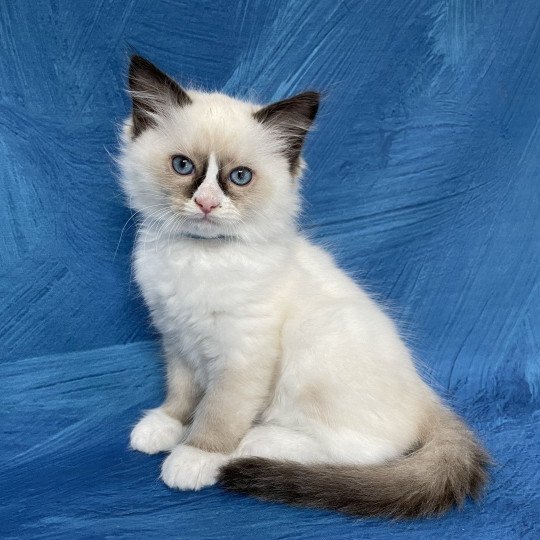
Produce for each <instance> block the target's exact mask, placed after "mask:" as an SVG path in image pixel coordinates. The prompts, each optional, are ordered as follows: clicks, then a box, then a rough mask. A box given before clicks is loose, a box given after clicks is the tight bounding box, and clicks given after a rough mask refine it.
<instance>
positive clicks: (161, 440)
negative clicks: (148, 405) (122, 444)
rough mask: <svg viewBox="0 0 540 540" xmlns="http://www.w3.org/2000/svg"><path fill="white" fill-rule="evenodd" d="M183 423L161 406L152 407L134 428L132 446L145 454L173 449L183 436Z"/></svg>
mask: <svg viewBox="0 0 540 540" xmlns="http://www.w3.org/2000/svg"><path fill="white" fill-rule="evenodd" d="M183 429H184V428H183V426H182V424H181V423H180V422H179V421H178V420H176V419H175V418H172V417H170V416H169V415H168V414H167V413H165V412H164V411H163V410H162V409H161V408H160V407H158V408H157V409H151V410H149V411H147V412H146V414H145V415H144V416H143V417H142V418H141V420H139V422H138V423H137V425H136V426H135V427H134V428H133V431H132V432H131V437H130V446H131V448H133V450H138V451H139V452H144V453H145V454H157V453H158V452H167V451H169V450H172V449H173V448H174V447H175V446H176V445H177V444H178V443H179V442H180V439H181V438H182V432H183Z"/></svg>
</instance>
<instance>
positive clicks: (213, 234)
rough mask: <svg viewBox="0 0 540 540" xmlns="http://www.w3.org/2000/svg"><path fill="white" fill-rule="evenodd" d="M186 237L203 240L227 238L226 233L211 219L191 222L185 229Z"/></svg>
mask: <svg viewBox="0 0 540 540" xmlns="http://www.w3.org/2000/svg"><path fill="white" fill-rule="evenodd" d="M183 232H184V233H185V235H186V236H196V237H201V238H219V237H222V236H226V233H225V231H223V230H222V228H221V227H220V226H219V224H218V223H216V222H215V221H214V222H212V221H210V220H209V219H198V220H193V221H190V222H189V223H187V224H186V226H185V227H184V230H183Z"/></svg>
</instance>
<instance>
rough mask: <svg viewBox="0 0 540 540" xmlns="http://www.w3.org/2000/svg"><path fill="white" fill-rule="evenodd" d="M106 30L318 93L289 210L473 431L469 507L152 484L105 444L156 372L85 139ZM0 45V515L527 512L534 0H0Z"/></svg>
mask: <svg viewBox="0 0 540 540" xmlns="http://www.w3.org/2000/svg"><path fill="white" fill-rule="evenodd" d="M128 44H129V45H132V46H133V47H135V49H137V51H138V52H140V53H141V54H143V55H146V56H148V57H149V58H151V59H152V60H154V61H155V62H156V63H158V64H159V65H160V66H162V67H163V68H164V69H166V70H168V71H169V72H170V73H171V74H173V75H177V76H178V77H179V78H180V80H182V81H183V82H185V83H192V84H196V85H202V86H204V87H206V88H214V89H224V90H226V91H228V92H231V93H234V94H236V95H239V96H247V97H251V98H256V99H260V100H261V101H268V100H272V99H277V98H281V97H284V96H286V95H289V94H291V93H293V92H296V91H300V90H303V89H306V88H318V89H321V90H324V91H326V92H327V97H326V99H325V101H324V104H323V107H322V111H321V114H320V117H319V119H318V122H317V130H316V132H314V133H313V134H312V136H311V138H310V140H309V143H308V146H307V158H308V162H309V165H310V170H309V172H308V174H307V177H306V179H305V183H304V185H305V191H304V193H305V198H306V212H305V215H304V218H303V221H304V226H305V228H306V229H307V230H308V231H309V234H310V235H311V236H313V237H314V238H315V239H316V240H317V241H319V242H322V243H325V244H328V245H329V246H331V249H332V250H333V251H334V253H335V254H336V257H337V258H338V260H339V261H340V263H341V264H342V265H343V266H345V267H346V268H347V269H348V270H349V271H350V272H352V273H353V274H354V275H355V276H356V277H358V279H359V280H360V281H362V282H363V283H364V284H365V285H366V286H368V288H369V289H370V290H371V291H372V292H373V294H375V295H376V296H377V297H379V298H380V299H381V300H382V301H383V302H384V303H385V304H386V305H387V306H389V308H390V309H391V310H392V311H393V313H394V315H395V317H396V318H397V319H398V320H399V322H400V324H401V327H402V328H403V331H404V333H405V334H406V335H407V336H408V338H409V341H410V343H411V346H412V347H413V350H414V351H415V355H416V356H417V358H418V360H419V362H421V363H422V365H423V367H424V373H425V375H426V377H427V379H428V380H429V381H430V382H431V383H432V384H433V385H435V386H436V387H437V388H438V389H439V391H441V392H442V393H443V394H444V395H445V396H446V398H447V399H448V400H449V401H450V402H452V403H453V404H454V405H455V406H456V407H457V408H458V409H459V410H461V411H462V413H463V414H464V415H465V416H466V417H467V418H468V419H469V420H470V421H471V422H472V423H473V425H474V426H475V427H476V428H477V430H478V431H479V432H480V435H481V436H482V437H483V438H484V439H485V441H486V444H487V446H488V447H489V449H490V450H491V451H492V453H493V454H494V456H495V459H496V460H497V464H496V466H495V467H494V469H493V482H492V484H491V486H490V488H489V490H488V493H487V496H486V498H485V499H484V500H483V501H482V502H481V503H480V505H479V506H475V505H473V504H467V505H466V507H465V509H464V510H463V511H462V512H457V511H456V512H453V513H451V514H450V515H448V516H447V517H445V518H443V519H441V520H425V521H420V522H414V523H405V524H396V523H390V522H385V521H377V520H358V521H354V520H351V519H348V518H345V517H341V516H338V515H335V514H332V513H325V512H315V511H310V510H298V509H292V508H287V507H283V506H278V505H270V504H263V503H259V502H257V501H253V500H250V499H246V498H243V497H239V496H232V495H228V494H225V493H224V492H223V491H221V490H220V489H218V488H215V489H208V490H205V491H203V492H200V493H196V494H194V493H173V492H170V491H168V490H167V489H166V488H165V487H164V486H162V485H161V484H160V482H158V481H157V479H156V478H157V475H158V470H159V469H158V467H159V462H160V459H161V458H150V457H146V456H142V455H136V454H134V453H132V452H129V451H128V450H127V438H128V433H129V428H130V425H131V424H132V423H133V422H134V421H135V419H136V417H137V415H138V414H139V411H140V410H141V408H143V407H148V406H153V405H156V404H157V403H158V402H159V399H160V394H161V383H160V381H161V378H160V368H159V362H158V358H159V354H158V349H157V346H156V345H155V343H153V340H154V336H152V334H151V332H150V331H149V330H148V325H147V313H146V311H145V308H144V306H143V305H142V303H141V301H140V299H139V298H138V297H137V293H136V288H135V287H134V285H133V284H130V255H129V254H130V250H131V246H132V241H133V234H134V231H133V227H132V224H133V220H132V221H130V222H128V219H129V217H130V214H129V212H128V211H127V210H126V209H125V208H124V207H123V205H122V196H121V193H120V191H119V188H118V184H117V181H116V171H115V167H114V163H113V160H112V159H111V158H110V157H109V155H108V152H111V153H113V154H114V152H115V151H116V137H117V124H118V122H119V121H120V120H121V119H122V118H123V117H124V115H125V114H126V113H127V111H128V106H129V103H128V100H127V97H126V95H125V92H124V82H125V80H124V77H125V70H126V57H127V53H126V50H127V45H128ZM0 55H1V56H0V171H1V172H0V174H1V182H0V257H1V259H0V260H1V264H0V355H1V358H2V364H1V367H0V369H1V372H0V383H1V386H0V388H1V391H0V418H1V427H2V434H1V437H0V485H1V488H0V506H1V509H0V512H1V516H0V518H1V519H0V534H2V533H3V535H4V536H5V537H32V538H57V537H70V538H73V537H92V536H94V537H110V536H118V537H139V538H151V537H163V536H165V535H172V536H173V537H183V538H234V537H242V536H243V537H249V538H255V537H260V538H292V537H294V538H330V537H342V538H359V537H362V538H381V539H382V538H388V537H392V536H396V537H399V538H418V537H428V538H429V537H434V536H437V537H440V538H463V537H468V538H538V537H539V535H540V532H539V531H538V528H537V527H538V524H537V522H538V517H537V516H538V515H540V504H539V499H538V488H539V485H540V479H539V474H538V462H539V449H538V448H539V442H540V440H539V439H540V437H539V432H538V424H539V420H540V414H539V411H538V403H539V398H540V354H539V352H540V333H539V328H540V288H539V279H538V268H539V262H540V260H539V253H540V217H539V215H540V213H539V208H540V200H539V198H540V197H539V192H540V3H539V2H538V1H537V0H520V1H519V2H516V1H512V0H498V1H497V0H485V1H482V0H440V1H438V0H437V1H429V2H428V1H423V0H371V1H354V0H349V1H348V2H345V1H330V0H326V1H320V2H307V1H304V0H282V1H275V2H270V1H266V2H259V1H245V0H244V1H239V2H230V1H225V0H221V1H198V2H195V1H194V0H185V1H173V0H168V1H166V0H151V1H150V0H138V1H136V0H130V1H122V2H120V1H118V2H112V1H107V0H95V1H89V0H88V1H87V0H85V1H82V0H78V1H76V2H75V1H68V0H58V1H52V0H50V1H42V2H34V1H30V0H27V1H24V0H19V1H12V0H4V1H3V2H1V3H0ZM126 222H128V223H127V226H126V227H125V229H124V232H123V234H121V231H122V228H123V227H124V225H125V224H126Z"/></svg>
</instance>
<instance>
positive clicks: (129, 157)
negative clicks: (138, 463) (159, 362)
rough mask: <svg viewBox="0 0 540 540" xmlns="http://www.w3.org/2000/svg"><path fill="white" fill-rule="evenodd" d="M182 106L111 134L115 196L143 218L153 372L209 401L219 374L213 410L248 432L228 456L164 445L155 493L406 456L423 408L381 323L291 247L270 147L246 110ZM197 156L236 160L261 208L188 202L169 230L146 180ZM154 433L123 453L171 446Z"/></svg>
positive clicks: (149, 426) (284, 184)
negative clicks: (260, 464)
mask: <svg viewBox="0 0 540 540" xmlns="http://www.w3.org/2000/svg"><path fill="white" fill-rule="evenodd" d="M190 96H191V97H192V99H193V104H192V105H189V106H187V107H185V108H182V109H174V110H172V111H171V112H170V113H169V114H168V115H166V116H165V117H164V118H163V119H162V120H160V124H159V126H158V127H157V128H155V129H150V130H148V131H146V132H144V133H143V134H142V135H140V136H139V137H138V138H137V139H135V140H134V141H131V140H130V139H129V129H130V124H129V122H128V123H127V124H126V128H125V133H126V134H125V138H124V145H123V154H122V158H121V164H122V167H123V185H124V188H125V190H126V192H127V194H128V197H129V200H130V203H131V205H132V206H133V207H134V208H135V210H137V211H139V212H140V213H141V214H142V216H143V217H144V218H145V221H144V224H143V226H142V227H141V229H140V234H139V236H138V241H137V245H136V247H135V253H134V267H135V274H136V279H137V282H138V283H139V285H140V287H141V290H142V292H143V295H144V298H145V300H146V302H147V304H148V306H149V307H150V310H151V313H152V319H153V322H154V324H155V326H156V327H157V328H158V330H159V331H160V333H161V334H162V336H163V339H164V344H165V348H166V350H167V351H168V352H169V355H168V356H169V359H168V361H169V362H173V363H174V362H178V363H181V364H182V365H183V366H184V367H186V368H187V369H189V370H190V372H191V373H192V376H193V384H196V385H197V387H198V388H200V390H201V392H202V393H203V394H205V393H210V392H214V391H215V384H216V381H218V380H220V379H219V377H221V376H222V374H223V372H224V371H227V372H230V373H232V374H234V376H231V377H232V379H233V383H231V384H232V385H233V387H234V388H235V389H234V391H231V392H230V393H229V394H227V397H225V398H223V400H222V405H223V407H227V406H230V407H231V410H233V411H234V414H231V416H230V422H231V426H232V425H234V426H236V425H244V424H242V422H243V421H244V420H246V418H247V424H246V425H247V428H246V429H245V431H244V432H243V433H242V434H241V435H242V436H241V439H242V440H241V442H240V443H239V444H238V446H237V448H236V450H233V451H232V452H229V453H228V455H227V456H225V455H224V454H222V453H213V452H206V451H204V450H200V449H198V448H194V447H191V446H188V445H180V446H178V447H177V448H176V449H175V450H174V451H173V452H172V454H171V455H170V456H169V457H168V458H167V459H166V460H165V463H164V465H163V470H162V478H163V480H164V482H165V483H166V484H167V485H169V486H171V487H175V488H179V489H199V488H201V487H203V486H205V485H210V484H212V483H214V482H215V480H216V474H217V469H218V467H219V466H221V465H222V464H223V463H224V462H225V461H226V460H227V459H231V458H234V457H238V456H245V455H256V456H264V457H271V458H275V459H289V460H296V461H300V462H327V463H358V464H367V463H378V462H382V461H384V460H386V459H389V458H392V457H394V456H397V455H399V454H401V453H403V452H404V451H406V450H408V449H409V448H410V447H411V446H412V445H413V444H414V443H415V441H416V440H417V439H418V437H419V431H420V429H421V428H422V426H423V425H424V424H425V422H426V418H428V416H429V415H430V413H431V412H432V410H433V408H434V407H438V406H439V405H438V399H437V397H436V396H435V395H434V393H433V392H432V391H431V390H430V389H429V387H428V386H427V385H426V384H424V382H423V381H422V380H421V378H420V377H419V375H418V374H417V372H416V370H415V368H414V365H413V362H412V360H411V356H410V354H409V351H408V350H407V348H406V346H405V345H404V344H403V342H402V341H401V339H400V337H399V335H398V332H397V331H396V328H395V327H394V324H393V323H392V321H391V320H390V319H389V318H388V317H387V316H386V315H385V313H384V312H383V311H382V310H381V309H380V308H379V307H378V306H377V305H376V303H375V302H374V301H373V300H372V299H371V298H370V297H369V296H368V295H367V294H366V293H365V292H364V291H363V290H362V289H361V288H360V287H359V286H358V285H357V284H356V283H354V282H353V280H352V279H350V278H349V277H348V276H347V275H346V274H345V273H344V272H342V271H341V270H340V269H339V268H338V267H337V266H336V265H335V263H334V261H333V260H332V258H331V257H330V256H329V255H328V254H327V253H325V252H324V251H323V250H322V249H320V248H318V247H316V246H314V245H312V244H311V243H310V242H309V241H308V240H307V239H306V238H305V237H304V236H303V235H302V234H301V233H300V232H298V230H297V228H296V224H295V218H296V215H297V213H298V209H299V199H298V187H297V183H298V180H297V179H296V178H292V177H291V173H290V172H289V167H288V163H287V161H286V160H285V158H284V157H283V156H282V155H281V153H280V150H281V147H280V144H281V143H280V141H279V137H278V136H277V135H276V134H274V133H272V132H270V131H268V130H267V129H265V128H264V126H261V125H260V124H258V123H257V122H256V121H255V120H254V119H253V117H252V116H251V113H252V112H253V111H254V110H255V109H256V107H255V106H253V105H251V104H246V103H242V102H238V101H234V100H232V99H231V98H228V97H227V96H222V95H219V94H202V93H198V92H191V93H190ZM201 144H202V145H203V147H204V148H205V150H206V151H207V152H208V154H209V155H210V154H212V155H213V154H214V153H220V152H226V153H227V155H233V156H239V157H238V159H237V161H236V163H235V164H236V165H249V166H250V167H251V168H252V169H253V170H254V172H255V179H254V181H255V182H263V183H265V184H264V197H263V198H261V199H260V200H259V199H255V201H254V202H253V203H252V206H249V207H246V208H241V207H240V206H237V205H236V204H235V203H234V201H232V200H231V199H229V198H228V197H226V196H225V195H224V194H220V195H219V197H220V201H221V207H220V208H218V209H216V210H215V212H212V215H214V214H215V216H214V220H213V221H211V222H203V220H202V219H201V217H200V215H199V213H198V210H197V208H196V205H195V204H193V201H187V202H186V203H185V205H184V206H183V207H182V209H180V210H178V216H177V217H175V216H176V214H175V212H177V210H173V209H171V207H170V206H168V204H169V203H168V200H167V197H166V195H165V194H164V193H163V191H162V190H161V189H160V188H159V187H158V185H157V182H156V170H157V169H159V167H162V166H163V167H164V166H165V165H163V163H165V161H166V160H168V159H169V156H171V155H174V154H176V153H185V154H188V153H189V152H190V151H191V148H192V147H195V146H200V145H201ZM205 184H206V182H205ZM205 184H203V185H201V187H200V188H199V190H201V191H204V190H206V189H211V190H215V188H216V186H217V183H216V182H215V177H214V180H212V178H209V179H208V184H207V185H205ZM261 189H262V187H261ZM215 195H216V193H215V192H214V191H213V192H212V196H215ZM155 205H157V206H155ZM156 209H157V211H156ZM160 212H161V214H160ZM194 234H195V235H197V236H199V235H202V236H205V237H207V238H208V239H207V240H204V239H203V240H201V239H196V238H193V237H192V235H194ZM220 236H226V238H218V237H220ZM212 238H216V239H212ZM234 385H236V386H234ZM170 391H171V392H172V391H173V390H171V389H170ZM173 397H174V396H173ZM181 398H182V396H178V399H181ZM169 399H170V396H169ZM197 411H198V409H196V410H195V412H194V414H195V420H194V425H196V424H197ZM243 415H244V416H245V417H246V418H244V417H243ZM167 421H168V420H167ZM165 424H166V422H165V423H164V418H163V417H162V416H161V415H156V414H153V413H151V415H147V416H145V417H144V418H143V419H142V420H141V422H140V423H139V424H138V425H137V426H136V428H135V430H134V432H133V434H132V446H133V447H134V448H137V449H141V450H142V451H145V452H149V453H152V452H153V451H158V450H166V449H169V448H170V446H171V444H170V443H171V441H173V440H175V441H177V436H178V434H179V431H178V430H176V431H175V430H172V431H168V428H167V427H164V426H165ZM249 426H253V427H251V429H249ZM193 429H195V428H193ZM239 429H240V428H239Z"/></svg>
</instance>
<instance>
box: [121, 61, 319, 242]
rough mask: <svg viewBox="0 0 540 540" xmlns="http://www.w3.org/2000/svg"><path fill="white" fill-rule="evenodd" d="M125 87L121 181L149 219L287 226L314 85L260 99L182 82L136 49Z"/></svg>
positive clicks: (259, 229)
mask: <svg viewBox="0 0 540 540" xmlns="http://www.w3.org/2000/svg"><path fill="white" fill-rule="evenodd" d="M130 90H131V93H132V98H133V114H132V117H131V118H130V119H128V120H127V121H126V124H125V126H124V137H123V148H122V156H121V166H122V169H123V186H124V189H125V191H126V193H127V194H128V196H129V199H130V205H131V206H132V207H133V208H134V209H136V210H137V211H139V212H141V213H142V214H143V216H144V217H145V219H146V225H147V226H153V227H155V228H156V230H161V231H162V232H165V233H166V234H167V235H168V236H169V237H170V236H171V235H177V234H179V235H187V236H191V237H197V238H221V237H227V238H229V237H238V238H243V239H246V240H249V239H256V238H257V237H259V238H267V237H268V236H269V235H277V234H281V233H285V232H286V231H288V230H289V228H290V226H291V224H292V223H293V222H294V219H295V217H296V214H297V212H298V186H297V181H296V180H297V177H298V176H299V174H300V172H301V169H302V161H301V157H300V151H301V148H302V143H303V140H304V137H305V134H306V133H307V130H308V129H309V127H310V125H311V122H312V120H313V118H314V117H315V114H316V112H317V107H318V95H317V94H315V93H312V92H310V93H306V94H301V95H299V96H296V97H295V98H291V99H289V100H284V101H282V102H278V103H276V104H273V105H269V106H268V107H265V108H261V107H260V106H257V105H253V104H250V103H245V102H242V101H238V100H235V99H232V98H230V97H228V96H226V95H223V94H218V93H212V94H207V93H202V92H197V91H188V92H187V91H185V90H184V89H182V88H181V87H180V86H179V85H178V84H177V83H175V82H174V81H173V80H172V79H170V78H168V77H167V76H166V75H165V74H164V73H162V72H161V71H159V70H158V69H157V68H156V67H155V66H153V65H152V64H150V63H149V62H148V61H146V60H144V59H142V58H140V57H134V58H133V59H132V62H131V66H130Z"/></svg>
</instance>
